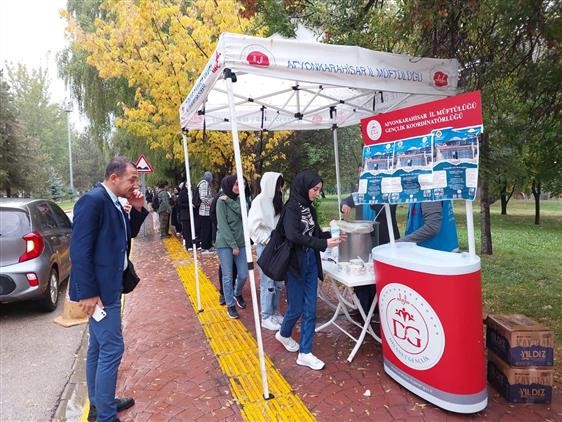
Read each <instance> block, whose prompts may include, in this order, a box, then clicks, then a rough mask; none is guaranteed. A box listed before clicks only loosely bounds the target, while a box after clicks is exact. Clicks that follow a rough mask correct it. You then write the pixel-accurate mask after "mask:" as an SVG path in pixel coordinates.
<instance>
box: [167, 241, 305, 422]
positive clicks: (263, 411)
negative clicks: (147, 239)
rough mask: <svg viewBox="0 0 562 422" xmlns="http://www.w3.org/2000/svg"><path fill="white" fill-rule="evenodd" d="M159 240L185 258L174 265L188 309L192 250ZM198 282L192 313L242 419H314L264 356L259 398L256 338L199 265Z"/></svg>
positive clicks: (192, 290)
mask: <svg viewBox="0 0 562 422" xmlns="http://www.w3.org/2000/svg"><path fill="white" fill-rule="evenodd" d="M163 242H164V246H165V247H166V249H167V251H168V254H169V255H170V257H171V258H172V260H174V261H179V260H185V259H187V260H188V262H187V265H178V266H177V267H176V270H177V272H178V275H179V276H180V278H181V280H182V283H183V286H184V288H185V291H186V293H187V296H188V297H189V300H190V301H191V305H192V306H193V309H194V310H195V311H197V296H196V294H197V293H196V290H195V275H194V264H193V262H192V260H191V255H190V254H189V253H188V252H187V251H186V250H185V248H184V247H183V246H182V245H181V243H180V242H179V241H178V240H177V239H174V238H170V239H164V240H163ZM199 288H200V294H201V307H202V308H203V309H204V311H203V312H199V313H197V318H198V319H199V322H200V323H201V326H202V328H203V331H204V332H205V335H206V336H207V339H208V341H209V344H210V346H211V348H212V349H213V352H214V353H215V356H216V357H217V360H218V362H219V365H220V367H221V369H222V371H223V373H224V374H225V375H226V376H227V377H228V378H229V384H230V391H231V392H232V395H233V397H234V398H235V400H236V401H237V402H238V403H239V405H240V409H241V413H242V417H243V418H244V420H246V421H252V422H254V421H315V420H316V419H315V418H314V416H313V415H312V413H311V412H310V411H309V410H308V408H307V407H306V406H305V404H304V403H303V402H302V400H301V399H300V398H299V397H298V396H297V395H296V394H294V393H293V391H292V389H291V386H290V385H289V383H287V381H286V380H285V378H283V376H282V375H281V373H280V372H279V370H277V369H276V368H275V367H274V366H273V363H272V362H271V360H270V359H269V357H268V356H267V355H266V357H265V366H266V373H267V381H268V386H269V392H270V394H271V395H273V398H272V399H270V400H265V399H264V398H263V385H262V380H261V373H260V365H259V360H258V353H257V350H258V349H257V342H256V340H255V339H254V338H253V337H252V335H251V334H250V333H249V332H248V330H246V327H244V324H242V322H241V321H240V320H232V319H229V318H228V316H227V315H226V312H225V308H224V306H220V305H219V294H218V291H217V289H216V287H215V286H214V285H213V284H212V283H211V282H210V281H209V279H208V278H207V276H206V275H205V273H204V272H203V271H201V270H199Z"/></svg>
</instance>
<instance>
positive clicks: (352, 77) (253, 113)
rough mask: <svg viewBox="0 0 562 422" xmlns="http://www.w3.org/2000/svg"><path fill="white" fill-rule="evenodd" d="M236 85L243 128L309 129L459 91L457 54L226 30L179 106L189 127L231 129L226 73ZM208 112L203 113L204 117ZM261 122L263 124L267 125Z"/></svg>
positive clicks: (351, 121)
mask: <svg viewBox="0 0 562 422" xmlns="http://www.w3.org/2000/svg"><path fill="white" fill-rule="evenodd" d="M225 69H230V70H231V71H232V72H234V73H235V74H236V79H237V81H236V82H235V83H234V84H233V89H234V98H235V101H236V113H237V124H238V128H239V130H249V131H253V130H261V129H262V128H264V129H267V130H270V131H272V130H307V129H324V128H330V127H332V124H333V123H334V121H333V120H332V118H331V117H332V114H331V112H330V110H331V109H333V108H334V107H335V110H336V116H337V117H336V121H335V123H337V125H338V126H350V125H354V124H357V123H359V121H360V120H361V119H362V118H365V117H368V116H372V115H374V114H378V113H383V112H387V111H391V110H396V109H399V108H402V107H408V106H412V105H416V104H420V103H424V102H427V101H432V100H436V99H439V98H443V97H446V96H450V95H454V94H455V93H456V92H455V91H456V86H457V79H458V77H457V75H458V70H457V69H458V63H457V61H456V60H441V59H429V58H416V57H410V56H407V55H400V54H390V53H382V52H377V51H371V50H367V49H364V48H359V47H350V46H340V45H330V44H322V43H316V42H302V41H296V40H286V39H278V38H258V37H251V36H246V35H238V34H231V33H223V34H222V35H221V36H220V39H219V42H218V44H217V48H216V50H215V51H214V53H213V55H212V56H211V59H210V60H209V62H208V63H207V65H206V66H205V68H204V70H203V72H202V73H201V75H200V77H199V79H198V80H197V81H196V83H195V85H194V87H193V89H192V90H191V92H190V93H189V95H188V96H187V97H186V99H185V100H184V102H183V103H182V105H181V107H180V121H181V126H182V128H183V129H202V128H203V121H204V120H205V125H206V128H207V129H210V130H225V131H226V130H231V124H230V122H229V118H230V112H229V105H228V97H227V90H226V81H225V80H224V76H223V72H224V70H225ZM203 115H204V116H205V119H203ZM262 122H263V124H262Z"/></svg>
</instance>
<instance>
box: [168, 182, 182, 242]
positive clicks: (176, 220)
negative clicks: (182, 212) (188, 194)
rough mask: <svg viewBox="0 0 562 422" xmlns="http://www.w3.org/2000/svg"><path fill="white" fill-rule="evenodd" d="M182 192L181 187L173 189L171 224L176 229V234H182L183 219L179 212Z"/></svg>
mask: <svg viewBox="0 0 562 422" xmlns="http://www.w3.org/2000/svg"><path fill="white" fill-rule="evenodd" d="M179 193H180V188H179V187H175V188H174V189H173V191H172V195H171V197H170V206H171V207H172V212H171V216H170V217H171V218H170V220H171V224H172V226H174V229H175V231H176V235H177V236H180V234H181V221H180V216H179V212H178V195H179Z"/></svg>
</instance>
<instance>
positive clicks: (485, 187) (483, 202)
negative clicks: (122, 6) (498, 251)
mask: <svg viewBox="0 0 562 422" xmlns="http://www.w3.org/2000/svg"><path fill="white" fill-rule="evenodd" d="M488 139H489V137H488V134H487V133H486V132H484V133H483V134H482V137H481V141H480V158H481V160H482V161H481V162H483V163H485V161H486V159H487V158H488V157H489V156H490V147H489V146H488ZM480 253H481V254H483V255H492V224H491V219H490V188H489V183H488V175H487V174H486V172H482V173H481V177H480Z"/></svg>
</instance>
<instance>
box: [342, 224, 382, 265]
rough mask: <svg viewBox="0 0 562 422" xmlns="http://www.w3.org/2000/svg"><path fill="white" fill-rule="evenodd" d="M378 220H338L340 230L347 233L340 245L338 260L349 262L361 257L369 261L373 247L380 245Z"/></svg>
mask: <svg viewBox="0 0 562 422" xmlns="http://www.w3.org/2000/svg"><path fill="white" fill-rule="evenodd" d="M378 224H379V223H378V222H376V221H366V220H355V221H345V222H341V224H340V223H339V222H338V225H339V226H340V231H341V232H345V233H346V234H347V239H346V240H345V242H342V243H340V244H339V246H338V262H349V260H351V259H356V258H357V257H359V258H361V259H362V260H363V261H364V262H369V255H370V253H371V249H373V248H374V247H375V246H378Z"/></svg>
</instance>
